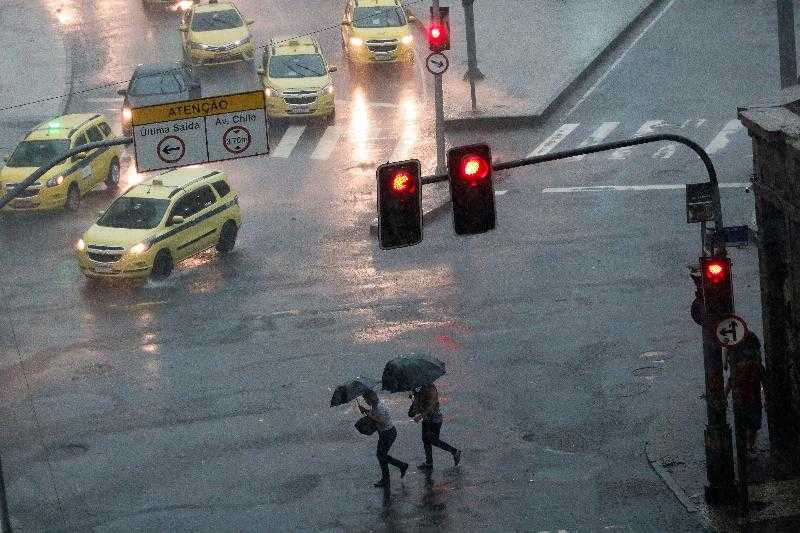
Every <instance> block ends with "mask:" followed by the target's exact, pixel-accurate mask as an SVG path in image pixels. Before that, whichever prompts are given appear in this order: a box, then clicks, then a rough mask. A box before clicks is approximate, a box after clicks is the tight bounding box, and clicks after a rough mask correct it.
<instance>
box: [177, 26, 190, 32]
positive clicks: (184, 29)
mask: <svg viewBox="0 0 800 533" xmlns="http://www.w3.org/2000/svg"><path fill="white" fill-rule="evenodd" d="M178 29H179V30H181V31H182V32H184V33H186V32H187V31H189V25H188V24H181V25H180V26H179V27H178Z"/></svg>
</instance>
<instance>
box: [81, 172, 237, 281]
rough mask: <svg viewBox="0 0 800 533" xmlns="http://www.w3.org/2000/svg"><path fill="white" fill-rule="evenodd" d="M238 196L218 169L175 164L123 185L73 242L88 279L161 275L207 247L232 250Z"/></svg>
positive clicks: (165, 275) (235, 232) (234, 237)
mask: <svg viewBox="0 0 800 533" xmlns="http://www.w3.org/2000/svg"><path fill="white" fill-rule="evenodd" d="M241 225H242V214H241V210H240V208H239V198H238V196H237V195H236V193H234V192H233V191H232V190H231V187H230V185H229V184H228V180H227V177H226V176H225V174H224V173H223V172H220V171H218V170H207V169H196V168H178V169H174V170H170V171H167V172H164V173H163V174H160V175H158V176H155V177H154V178H151V179H149V180H147V181H144V182H142V183H140V184H139V185H135V186H133V187H132V188H130V189H128V190H127V191H126V192H125V194H123V195H122V196H120V197H119V198H117V200H116V201H115V202H114V203H113V204H111V206H110V207H109V208H108V209H107V210H106V212H105V213H103V215H101V216H100V218H99V219H98V220H97V222H96V223H95V224H94V225H93V226H92V227H91V228H89V230H88V231H87V232H86V233H85V234H84V235H83V237H82V238H81V239H80V240H79V241H78V243H77V244H76V249H77V255H78V264H79V265H80V267H81V270H82V271H83V273H84V274H85V275H86V276H87V277H89V278H134V279H135V278H146V277H148V276H150V277H152V278H155V279H163V278H166V277H167V276H169V275H170V274H171V273H172V269H173V266H174V265H175V263H177V262H179V261H182V260H183V259H186V258H187V257H190V256H192V255H195V254H197V253H200V252H202V251H204V250H207V249H209V248H211V247H213V246H215V247H216V249H217V250H218V251H219V252H220V253H222V254H226V253H228V252H230V251H231V250H233V247H234V245H235V244H236V235H237V234H238V232H239V228H240V227H241Z"/></svg>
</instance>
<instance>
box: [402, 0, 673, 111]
mask: <svg viewBox="0 0 800 533" xmlns="http://www.w3.org/2000/svg"><path fill="white" fill-rule="evenodd" d="M657 3H658V2H654V0H568V1H565V0H504V1H501V2H493V3H492V5H491V7H490V8H488V9H487V6H485V5H483V4H482V3H481V2H475V4H474V10H475V33H476V40H477V46H476V47H477V56H478V68H479V70H480V71H481V72H482V73H483V75H484V76H485V78H484V79H483V80H482V81H480V82H478V83H477V85H476V91H477V101H478V113H477V114H474V113H473V112H472V106H471V101H470V90H469V83H468V82H466V81H464V74H465V73H466V71H467V51H466V34H465V29H464V9H463V7H462V5H461V2H460V1H458V0H451V1H449V2H442V5H443V6H449V7H450V30H451V38H450V48H451V49H450V50H449V51H446V52H445V55H447V57H448V59H449V60H450V68H449V69H448V70H447V72H446V73H445V74H444V75H443V86H444V111H445V121H446V122H447V123H449V124H451V125H458V124H473V123H475V122H476V120H477V121H478V122H488V123H497V122H502V121H515V120H524V119H528V120H531V119H535V118H537V117H539V116H541V115H543V114H545V113H546V112H547V110H548V108H549V107H550V106H551V105H552V104H553V103H554V102H555V101H556V100H557V99H558V97H559V96H560V95H561V94H562V93H564V92H565V91H566V90H567V89H569V88H570V87H571V86H572V85H573V84H574V83H575V82H576V81H577V80H578V79H579V78H580V77H581V75H582V74H583V73H584V72H586V71H587V70H588V69H589V68H590V67H591V66H592V65H593V64H594V63H595V62H596V61H597V60H598V58H599V57H600V56H601V54H602V53H603V52H604V51H605V50H607V49H608V48H609V47H611V46H612V45H613V44H614V43H615V41H616V40H617V39H618V38H619V37H621V36H623V35H624V34H625V32H626V30H627V29H628V28H629V27H631V26H632V25H633V23H634V22H635V21H636V20H637V17H639V16H640V15H643V13H646V12H647V11H649V10H648V8H649V7H651V5H654V4H657ZM428 6H429V3H428V2H425V3H424V4H414V5H412V6H410V8H409V10H410V11H411V12H412V13H414V14H415V15H417V18H418V19H419V20H420V22H422V23H425V24H427V22H428V20H429V18H430V17H429V11H428ZM424 59H425V58H424V57H421V58H420V60H423V61H424Z"/></svg>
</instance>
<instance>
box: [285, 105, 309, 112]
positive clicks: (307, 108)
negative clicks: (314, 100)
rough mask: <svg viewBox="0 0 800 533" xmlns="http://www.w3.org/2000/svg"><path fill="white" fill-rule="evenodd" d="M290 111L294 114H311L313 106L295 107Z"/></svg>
mask: <svg viewBox="0 0 800 533" xmlns="http://www.w3.org/2000/svg"><path fill="white" fill-rule="evenodd" d="M289 111H291V112H292V113H310V112H311V106H310V105H295V106H292V107H290V108H289Z"/></svg>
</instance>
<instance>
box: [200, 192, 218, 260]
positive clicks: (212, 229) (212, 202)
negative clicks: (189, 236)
mask: <svg viewBox="0 0 800 533" xmlns="http://www.w3.org/2000/svg"><path fill="white" fill-rule="evenodd" d="M197 205H198V208H199V211H198V213H197V223H198V226H200V231H198V234H197V237H196V238H197V246H196V248H195V251H200V250H205V249H206V248H209V247H211V246H213V245H214V244H216V242H217V241H218V240H219V227H220V225H221V224H220V218H221V214H220V213H218V212H217V210H216V207H217V206H218V205H219V201H218V199H217V195H216V194H215V193H214V191H213V190H212V189H211V186H210V185H203V186H201V187H200V188H198V189H197Z"/></svg>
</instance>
